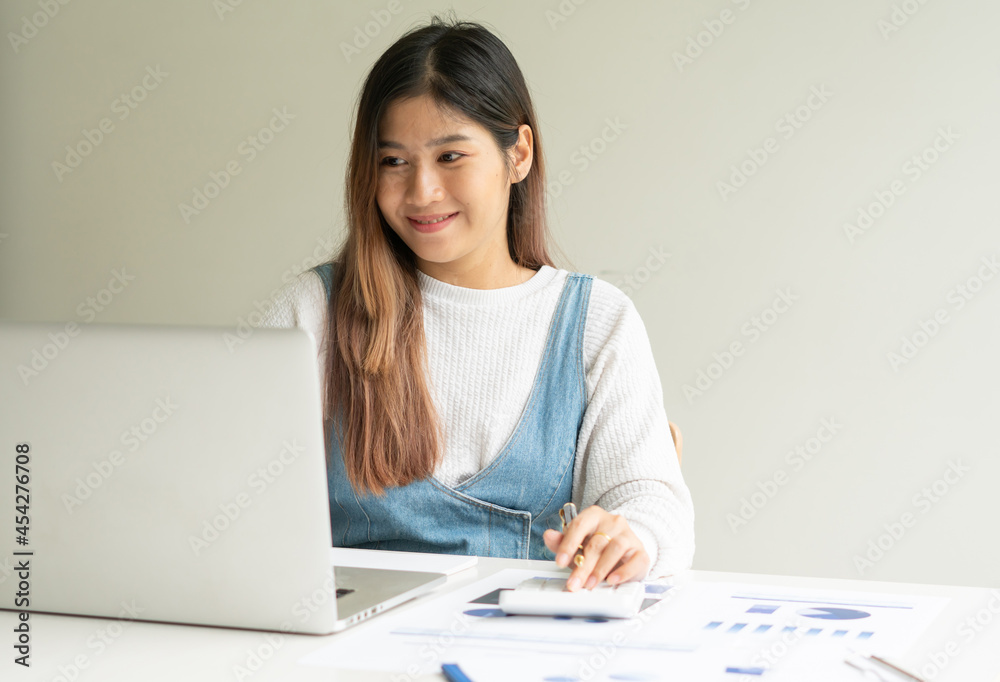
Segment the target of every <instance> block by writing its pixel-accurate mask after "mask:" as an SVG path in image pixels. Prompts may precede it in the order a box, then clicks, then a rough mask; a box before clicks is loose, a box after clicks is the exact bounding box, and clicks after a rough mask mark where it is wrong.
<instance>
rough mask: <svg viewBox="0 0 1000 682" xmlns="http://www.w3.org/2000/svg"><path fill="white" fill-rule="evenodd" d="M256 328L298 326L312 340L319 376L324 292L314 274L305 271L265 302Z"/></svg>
mask: <svg viewBox="0 0 1000 682" xmlns="http://www.w3.org/2000/svg"><path fill="white" fill-rule="evenodd" d="M267 303H268V304H269V305H267V306H266V307H265V310H264V312H263V313H262V314H261V320H260V324H259V325H257V326H259V327H278V328H287V327H299V328H301V329H304V330H306V331H307V332H309V334H310V335H311V336H312V338H313V343H314V344H315V345H316V349H317V355H318V358H319V372H320V373H319V375H320V376H321V377H322V376H323V368H324V365H325V364H326V354H325V351H324V349H325V339H326V311H327V299H326V290H325V289H324V288H323V281H322V280H321V279H320V278H319V275H317V274H316V273H315V272H312V271H311V270H306V271H305V272H302V273H300V274H299V275H297V276H296V277H295V278H294V279H292V280H291V281H289V282H288V283H287V284H285V285H284V286H283V287H281V288H280V289H278V290H277V291H276V292H274V293H273V294H272V296H271V297H270V299H268V301H267Z"/></svg>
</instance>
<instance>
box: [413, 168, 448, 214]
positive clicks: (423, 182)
mask: <svg viewBox="0 0 1000 682" xmlns="http://www.w3.org/2000/svg"><path fill="white" fill-rule="evenodd" d="M443 198H444V188H443V187H442V186H441V178H440V177H439V175H438V171H437V169H436V168H435V167H434V165H433V164H430V165H427V164H421V165H418V166H417V167H416V168H415V169H414V171H413V173H411V174H410V178H409V181H408V183H407V187H406V200H407V202H408V203H410V204H412V205H414V206H430V205H431V204H433V203H436V202H439V201H441V200H442V199H443Z"/></svg>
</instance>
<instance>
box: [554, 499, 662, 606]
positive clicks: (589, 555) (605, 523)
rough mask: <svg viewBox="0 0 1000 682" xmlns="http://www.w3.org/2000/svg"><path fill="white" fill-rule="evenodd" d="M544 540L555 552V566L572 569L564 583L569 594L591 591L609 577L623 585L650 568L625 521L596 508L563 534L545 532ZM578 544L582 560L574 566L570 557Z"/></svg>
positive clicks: (646, 558)
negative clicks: (611, 576) (576, 591)
mask: <svg viewBox="0 0 1000 682" xmlns="http://www.w3.org/2000/svg"><path fill="white" fill-rule="evenodd" d="M559 535H561V536H562V537H561V538H559V537H558V536H559ZM544 537H545V539H546V545H548V546H549V549H552V551H554V552H556V564H557V565H558V566H569V567H570V568H573V572H572V573H570V576H569V579H568V580H567V582H566V587H567V589H569V590H570V591H574V590H577V589H580V588H581V587H582V588H584V589H593V588H594V587H595V586H596V585H597V584H598V583H600V582H601V581H602V580H604V579H605V578H606V577H608V575H609V574H611V575H613V576H615V581H617V582H626V581H628V580H630V579H632V578H633V577H635V576H637V575H640V574H642V573H643V572H644V571H645V570H646V568H647V567H648V565H649V555H648V554H647V553H646V550H645V548H644V547H643V546H642V541H641V540H639V538H638V537H636V535H635V534H634V533H633V532H632V530H631V529H630V528H629V526H628V522H627V521H625V519H624V518H623V517H621V516H619V515H617V514H609V513H608V512H606V511H605V510H603V509H601V508H600V507H598V506H596V505H594V506H591V507H588V508H587V509H585V510H583V511H582V512H580V514H579V515H578V516H577V517H576V519H575V520H574V521H573V523H571V524H570V525H569V527H567V528H566V531H565V532H564V533H558V531H552V533H551V534H550V533H549V532H548V531H546V533H545V534H544ZM584 541H586V542H584ZM580 545H583V561H582V563H581V564H580V565H579V566H575V562H573V558H574V556H575V555H576V550H577V548H579V547H580ZM571 562H573V563H571ZM574 566H575V567H574Z"/></svg>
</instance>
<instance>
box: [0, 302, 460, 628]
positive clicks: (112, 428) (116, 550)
mask: <svg viewBox="0 0 1000 682" xmlns="http://www.w3.org/2000/svg"><path fill="white" fill-rule="evenodd" d="M244 334H245V330H244ZM234 341H242V342H241V343H234ZM315 353H316V350H315V347H314V344H313V341H312V340H311V338H310V337H309V336H308V334H307V333H306V332H305V331H302V330H300V329H255V330H251V334H250V335H249V337H247V338H243V339H239V338H238V337H237V336H236V332H235V330H233V329H232V328H215V327H181V326H154V325H78V324H72V323H71V324H69V325H67V324H56V323H13V322H0V367H2V371H0V466H2V470H0V537H2V540H0V551H2V554H0V608H3V609H10V610H16V611H35V612H47V613H60V614H74V615H86V616H105V617H111V618H121V617H123V613H124V614H127V615H126V616H125V617H128V618H134V619H139V620H149V621H160V622H170V623H186V624H197V625H214V626H223V627H237V628H248V629H258V630H273V631H283V632H296V633H311V634H328V633H331V632H336V631H338V630H342V629H344V628H346V627H348V626H350V625H352V624H354V623H356V622H359V621H361V620H363V619H365V618H367V617H369V616H371V615H374V614H376V613H378V612H380V611H383V610H384V609H386V608H389V607H391V606H394V605H397V604H400V603H402V602H404V601H407V600H409V599H412V598H413V597H415V596H417V595H418V594H421V593H423V592H426V591H429V590H431V589H433V588H434V587H435V586H437V585H439V584H442V583H443V582H444V581H445V575H444V574H442V573H432V572H415V571H395V570H381V569H368V568H355V567H351V568H347V567H345V568H337V570H336V574H335V575H334V570H333V567H332V566H331V561H330V548H331V545H332V537H331V531H330V506H329V496H328V488H327V479H326V462H325V457H326V450H325V447H324V441H323V425H322V416H321V408H320V405H321V398H320V395H321V394H320V382H319V376H318V369H317V359H316V355H315ZM22 538H24V539H23V540H22ZM22 543H24V544H22ZM25 566H26V568H25ZM22 573H23V574H24V576H23V577H22V575H21V574H22ZM24 583H27V585H26V586H25V584H24Z"/></svg>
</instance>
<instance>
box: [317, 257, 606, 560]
mask: <svg viewBox="0 0 1000 682" xmlns="http://www.w3.org/2000/svg"><path fill="white" fill-rule="evenodd" d="M314 270H315V271H316V273H317V274H319V276H320V278H321V279H322V280H323V285H324V287H325V289H326V294H327V298H328V299H329V296H330V292H331V289H332V281H333V271H332V266H331V264H329V263H327V264H325V265H321V266H318V267H316V268H314ZM592 282H593V278H592V277H591V276H590V275H582V274H578V273H569V275H568V276H567V277H566V282H565V284H564V286H563V290H562V294H561V296H560V298H559V303H558V304H557V305H556V310H555V313H554V314H553V317H552V322H551V324H550V327H549V333H548V338H547V340H546V343H545V350H544V352H543V354H542V360H541V362H540V363H539V366H538V371H537V372H536V375H535V381H534V384H533V386H532V389H531V394H530V396H529V397H528V402H527V405H526V406H525V408H524V411H523V412H522V414H521V417H520V421H519V422H518V423H517V426H516V427H515V428H514V432H513V434H512V435H511V436H510V438H509V439H508V441H507V443H506V444H505V445H504V446H503V448H502V449H501V451H500V453H499V454H498V455H497V456H496V458H495V459H494V460H493V461H492V462H490V464H489V465H487V466H486V467H485V468H484V469H482V470H481V471H479V472H478V473H476V474H474V475H473V476H472V477H470V478H468V479H466V480H465V481H462V482H461V483H460V484H458V485H456V486H454V487H452V486H448V485H445V484H444V483H442V482H441V481H439V480H438V479H437V478H435V477H434V476H433V475H431V476H428V477H427V478H423V479H419V480H416V481H414V482H412V483H410V484H408V485H405V486H396V487H390V488H385V495H384V496H383V497H377V496H375V495H373V494H371V493H368V492H365V493H364V494H362V495H359V494H357V493H356V492H355V490H354V488H352V487H351V484H350V481H349V480H348V478H347V473H346V471H345V469H344V460H343V455H342V454H341V448H340V443H339V442H338V441H339V439H338V438H337V435H336V431H335V429H331V430H330V431H331V436H330V442H329V443H328V449H329V450H328V456H329V458H328V462H329V464H328V466H327V480H328V484H329V490H330V520H331V523H332V528H333V544H334V546H336V547H357V548H362V549H388V550H401V551H414V552H436V553H442V554H469V555H477V556H490V557H506V558H516V559H547V560H551V559H553V558H554V556H555V555H554V554H553V553H552V551H550V550H549V549H548V548H547V547H546V546H545V542H544V540H543V539H542V533H544V532H545V530H546V529H547V528H555V529H559V527H560V522H559V510H560V509H561V508H562V506H563V504H565V503H566V502H569V501H570V495H571V492H572V484H573V462H574V459H575V457H576V441H577V433H578V432H579V430H580V425H581V423H582V421H583V414H584V410H585V408H586V384H585V379H584V376H585V375H584V368H583V333H584V327H585V325H586V321H587V304H588V301H589V299H590V288H591V284H592Z"/></svg>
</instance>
